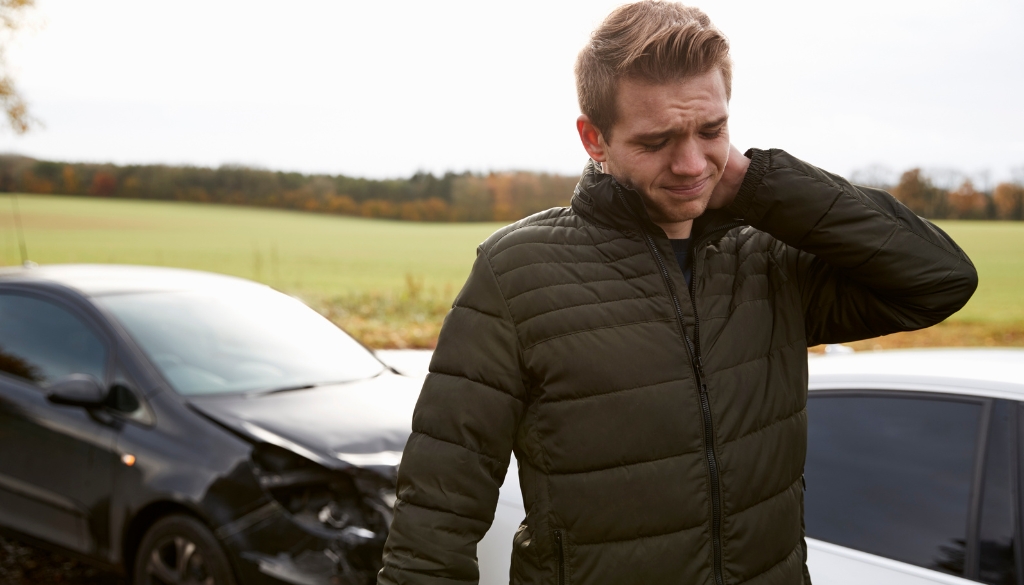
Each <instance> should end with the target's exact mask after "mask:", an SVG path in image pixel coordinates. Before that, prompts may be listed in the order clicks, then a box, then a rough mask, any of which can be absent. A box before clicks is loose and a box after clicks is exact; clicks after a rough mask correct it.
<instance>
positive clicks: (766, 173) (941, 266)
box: [730, 149, 978, 346]
mask: <svg viewBox="0 0 1024 585" xmlns="http://www.w3.org/2000/svg"><path fill="white" fill-rule="evenodd" d="M747 156H748V157H750V159H751V163H750V168H749V170H748V171H747V175H746V177H745V178H744V181H743V184H742V186H741V187H740V192H739V194H738V195H737V197H736V200H735V201H734V202H733V204H732V206H731V207H730V210H731V211H733V212H734V213H737V214H739V215H740V216H742V217H743V218H744V219H745V220H746V221H748V222H749V223H750V225H752V226H753V227H755V228H757V229H759V230H762V231H765V232H767V233H769V234H771V235H772V236H774V237H775V238H776V239H777V240H778V241H779V242H780V244H779V245H778V246H777V247H776V250H775V255H774V257H775V260H776V261H777V262H779V263H780V265H781V266H782V268H783V270H784V272H785V274H786V275H787V277H789V278H793V279H795V281H796V285H797V287H798V288H799V291H800V298H801V301H802V303H803V313H804V318H805V329H806V334H807V344H808V345H809V346H810V345H817V344H819V343H841V342H845V341H854V340H857V339H866V338H870V337H877V336H880V335H886V334H889V333H894V332H897V331H909V330H914V329H921V328H924V327H928V326H930V325H934V324H936V323H938V322H940V321H942V320H943V319H945V318H946V317H948V316H950V315H952V314H953V313H955V312H956V311H958V310H959V309H960V308H961V307H963V306H964V304H966V303H967V300H968V299H970V298H971V295H972V294H973V293H974V290H975V289H976V288H977V285H978V274H977V271H976V270H975V269H974V265H973V264H972V263H971V261H970V259H969V258H968V257H967V255H966V254H965V253H964V251H963V250H961V249H960V247H959V246H957V245H956V243H955V242H953V240H952V239H951V238H950V237H949V236H948V235H946V233H945V232H943V231H942V230H940V229H939V228H938V227H936V226H935V225H933V224H932V223H931V222H929V221H927V220H924V219H922V218H920V217H918V216H916V215H914V213H913V212H911V211H910V210H909V209H907V208H906V207H904V206H903V205H902V204H901V203H900V202H898V201H897V200H896V199H895V198H894V197H893V196H892V195H889V194H888V193H886V192H885V191H882V190H880V189H872V188H869V187H861V186H854V185H851V184H850V183H849V182H848V181H846V180H845V179H843V178H841V177H838V176H836V175H832V174H830V173H827V172H825V171H822V170H821V169H818V168H816V167H813V166H811V165H809V164H807V163H805V162H803V161H800V160H798V159H796V158H795V157H793V156H791V155H789V154H787V153H786V152H783V151H781V150H774V149H773V150H769V151H762V150H757V149H751V150H750V151H748V152H747Z"/></svg>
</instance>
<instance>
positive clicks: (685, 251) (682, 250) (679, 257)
mask: <svg viewBox="0 0 1024 585" xmlns="http://www.w3.org/2000/svg"><path fill="white" fill-rule="evenodd" d="M669 241H670V242H672V251H673V252H675V253H676V262H678V263H679V269H680V270H682V271H683V276H684V277H686V286H690V280H691V279H692V278H693V276H692V275H693V270H692V269H691V268H690V238H686V239H685V240H669Z"/></svg>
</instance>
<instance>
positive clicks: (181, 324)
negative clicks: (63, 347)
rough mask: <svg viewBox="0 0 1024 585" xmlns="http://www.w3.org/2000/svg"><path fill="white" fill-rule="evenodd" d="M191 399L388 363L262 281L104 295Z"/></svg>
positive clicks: (361, 374) (365, 373)
mask: <svg viewBox="0 0 1024 585" xmlns="http://www.w3.org/2000/svg"><path fill="white" fill-rule="evenodd" d="M96 300H97V302H98V303H99V304H100V305H102V306H103V307H105V308H106V309H108V310H109V311H110V312H111V313H113V315H114V317H115V318H116V319H117V320H118V321H119V322H120V323H121V325H123V326H124V328H125V330H127V332H128V333H129V334H130V335H131V337H132V339H134V340H135V342H136V343H138V345H139V346H140V347H141V348H142V350H143V351H144V352H145V353H146V355H147V356H149V359H150V360H151V361H152V362H153V364H154V365H155V366H156V367H157V368H158V369H159V370H160V372H161V373H162V374H163V376H164V378H166V379H167V381H168V382H169V383H170V384H171V387H172V388H173V389H174V390H175V391H177V392H179V393H180V394H184V395H187V396H198V395H208V394H223V393H237V392H263V391H270V390H274V389H282V388H300V387H304V386H311V385H324V384H333V383H342V382H351V381H354V380H362V379H366V378H371V377H373V376H376V375H378V374H380V373H382V372H383V371H384V364H382V363H381V362H380V361H379V360H377V358H375V357H374V356H373V354H372V353H370V351H369V350H367V349H366V348H364V347H363V346H361V345H359V343H358V342H357V341H355V340H354V339H352V337H350V336H349V335H348V334H346V333H345V332H344V331H342V330H341V329H339V328H338V327H337V326H335V325H334V324H333V323H331V322H330V321H328V320H327V319H325V318H324V317H322V316H321V315H320V314H318V313H317V312H316V311H314V310H312V309H310V308H309V307H307V306H306V305H304V304H303V303H302V302H300V301H298V300H296V299H293V298H291V297H289V296H286V295H283V294H281V293H279V292H276V291H273V290H270V289H267V288H265V287H260V286H255V285H254V286H245V287H236V288H226V289H211V290H205V291H193V292H180V291H179V292H146V293H132V294H119V295H109V296H101V297H98V298H97V299H96Z"/></svg>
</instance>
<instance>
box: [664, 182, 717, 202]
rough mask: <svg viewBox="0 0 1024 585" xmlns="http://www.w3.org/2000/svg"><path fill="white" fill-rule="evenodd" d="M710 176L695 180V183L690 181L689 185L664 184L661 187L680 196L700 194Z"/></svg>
mask: <svg viewBox="0 0 1024 585" xmlns="http://www.w3.org/2000/svg"><path fill="white" fill-rule="evenodd" d="M710 178H711V177H704V178H703V179H701V180H700V181H697V182H696V183H691V184H689V185H671V186H664V187H662V189H664V190H666V191H668V192H670V193H672V194H673V195H678V196H681V197H696V196H697V195H700V194H701V193H702V192H703V191H704V187H705V186H707V184H708V180H709V179H710Z"/></svg>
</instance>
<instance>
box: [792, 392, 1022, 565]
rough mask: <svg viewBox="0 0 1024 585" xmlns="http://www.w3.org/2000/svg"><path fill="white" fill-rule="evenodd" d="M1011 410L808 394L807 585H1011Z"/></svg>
mask: <svg viewBox="0 0 1024 585" xmlns="http://www.w3.org/2000/svg"><path fill="white" fill-rule="evenodd" d="M1017 408H1018V406H1017V405H1016V404H1015V403H1012V402H1009V401H1005V400H992V399H989V398H985V397H983V396H976V395H974V396H968V395H958V394H954V393H949V392H925V391H888V390H856V389H851V390H846V389H833V390H828V391H822V390H818V391H812V392H811V395H810V398H809V400H808V406H807V417H808V450H807V462H806V467H805V478H806V483H807V489H806V491H805V496H804V509H805V514H804V517H805V521H806V527H807V536H808V567H809V569H810V572H811V578H812V580H813V582H814V584H815V585H845V584H854V583H858V584H859V583H871V584H872V585H886V584H891V585H911V584H915V585H917V584H920V585H924V584H932V583H943V584H949V585H964V584H968V583H979V582H981V583H990V584H1001V583H1017V582H1019V581H1018V576H1019V573H1018V568H1017V567H1016V562H1015V558H1014V546H1013V540H1014V532H1015V524H1016V522H1015V521H1014V510H1015V508H1016V506H1015V505H1014V503H1013V500H1014V499H1015V498H1016V497H1017V496H1016V495H1015V491H1014V485H1013V484H1014V482H1013V481H1012V475H1013V472H1012V470H1013V469H1015V467H1016V466H1015V463H1014V461H1013V459H1014V457H1013V455H1012V454H1013V453H1014V446H1013V443H1014V435H1015V433H1014V432H1013V430H1012V429H1014V428H1015V427H1016V421H1015V419H1016V416H1017V412H1016V410H1017Z"/></svg>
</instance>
